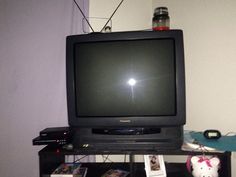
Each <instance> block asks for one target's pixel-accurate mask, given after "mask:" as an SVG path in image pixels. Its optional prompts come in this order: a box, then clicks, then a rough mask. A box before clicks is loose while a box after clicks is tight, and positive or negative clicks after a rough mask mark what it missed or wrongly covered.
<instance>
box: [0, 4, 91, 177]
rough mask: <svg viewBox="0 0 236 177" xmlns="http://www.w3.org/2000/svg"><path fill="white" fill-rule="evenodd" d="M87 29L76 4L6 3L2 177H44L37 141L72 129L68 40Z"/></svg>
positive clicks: (1, 31)
mask: <svg viewBox="0 0 236 177" xmlns="http://www.w3.org/2000/svg"><path fill="white" fill-rule="evenodd" d="M79 2H80V4H81V5H82V7H83V0H80V1H79ZM85 2H86V1H85ZM86 3H87V2H86ZM86 7H88V5H86ZM81 26H82V25H81V14H80V12H79V11H78V10H77V9H76V8H75V6H74V5H73V1H72V0H70V1H68V0H50V1H48V0H41V1H32V0H21V1H18V0H0V176H4V177H17V176H22V177H37V176H39V172H38V170H39V164H38V154H37V151H38V150H39V149H40V148H42V147H36V146H32V139H33V138H34V137H36V136H37V135H38V133H39V131H40V130H42V129H44V128H46V127H50V126H66V125H67V108H66V107H67V106H66V85H65V37H66V36H67V35H70V34H76V33H80V32H81V31H82V29H81Z"/></svg>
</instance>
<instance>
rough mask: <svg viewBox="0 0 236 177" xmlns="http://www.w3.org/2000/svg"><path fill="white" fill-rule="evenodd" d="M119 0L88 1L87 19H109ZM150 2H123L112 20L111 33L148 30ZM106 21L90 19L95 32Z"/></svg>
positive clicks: (143, 0) (149, 0)
mask: <svg viewBox="0 0 236 177" xmlns="http://www.w3.org/2000/svg"><path fill="white" fill-rule="evenodd" d="M120 2H121V1H120V0H99V1H96V0H90V3H89V17H97V18H108V19H109V18H110V16H111V14H112V13H113V11H114V10H115V9H116V7H117V6H118V4H119V3H120ZM151 15H152V0H125V1H124V2H123V3H122V5H121V6H120V8H119V9H118V10H117V12H116V13H115V15H114V16H113V18H112V31H131V30H140V29H141V30H144V29H149V28H150V26H151V18H150V16H151ZM105 23H106V20H104V21H102V20H99V19H97V20H96V19H92V20H91V25H92V27H93V28H94V29H95V31H100V30H101V29H102V27H103V26H104V25H105Z"/></svg>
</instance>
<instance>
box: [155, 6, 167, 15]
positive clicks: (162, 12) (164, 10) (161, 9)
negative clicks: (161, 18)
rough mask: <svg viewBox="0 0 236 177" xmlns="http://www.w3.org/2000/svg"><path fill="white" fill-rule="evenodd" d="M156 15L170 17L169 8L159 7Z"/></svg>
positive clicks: (156, 9)
mask: <svg viewBox="0 0 236 177" xmlns="http://www.w3.org/2000/svg"><path fill="white" fill-rule="evenodd" d="M154 15H168V8H167V7H157V8H155V10H154Z"/></svg>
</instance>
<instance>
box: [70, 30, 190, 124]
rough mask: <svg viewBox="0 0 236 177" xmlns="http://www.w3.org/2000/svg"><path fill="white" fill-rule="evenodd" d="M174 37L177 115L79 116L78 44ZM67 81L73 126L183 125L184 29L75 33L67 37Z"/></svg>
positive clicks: (184, 113) (184, 117)
mask: <svg viewBox="0 0 236 177" xmlns="http://www.w3.org/2000/svg"><path fill="white" fill-rule="evenodd" d="M155 38H157V39H165V38H170V39H173V40H174V44H175V59H176V104H177V107H176V112H177V113H176V115H173V116H136V117H133V116H132V117H77V115H76V93H75V74H74V73H75V71H74V69H75V67H74V56H75V52H74V49H75V45H76V44H77V43H81V42H99V41H100V42H101V41H117V40H119V41H122V40H125V41H127V40H139V39H155ZM66 84H67V108H68V122H69V125H70V126H73V127H88V128H121V127H163V126H179V125H184V124H185V122H186V106H185V105H186V101H185V67H184V46H183V32H182V30H168V31H132V32H113V33H90V34H83V35H72V36H67V38H66Z"/></svg>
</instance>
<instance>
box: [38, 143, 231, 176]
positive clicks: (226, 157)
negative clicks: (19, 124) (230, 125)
mask: <svg viewBox="0 0 236 177" xmlns="http://www.w3.org/2000/svg"><path fill="white" fill-rule="evenodd" d="M99 154H111V155H114V154H123V155H124V154H126V155H129V156H130V157H133V155H144V154H159V155H180V156H187V155H202V153H201V152H187V151H181V150H167V151H157V150H150V151H144V150H139V151H137V150H136V151H100V150H92V149H74V150H65V149H62V148H52V147H45V148H43V149H42V150H40V151H39V162H40V177H50V175H49V174H51V173H52V172H53V171H54V170H55V169H56V168H57V167H58V166H59V165H60V164H61V163H64V162H65V156H66V155H99ZM205 154H206V155H213V156H217V157H219V158H220V161H221V168H220V170H219V177H231V153H230V152H207V153H205ZM130 161H131V160H130ZM165 165H166V171H167V177H192V175H191V174H190V173H189V172H188V171H187V169H186V165H185V163H175V162H173V163H167V162H165ZM82 166H84V167H88V173H87V176H86V177H100V176H101V175H102V174H104V173H105V172H106V171H108V170H109V169H123V170H127V171H130V172H131V174H130V175H129V177H145V176H146V175H145V170H144V163H135V162H133V161H131V162H129V163H128V162H126V163H101V162H100V163H83V164H82Z"/></svg>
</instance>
